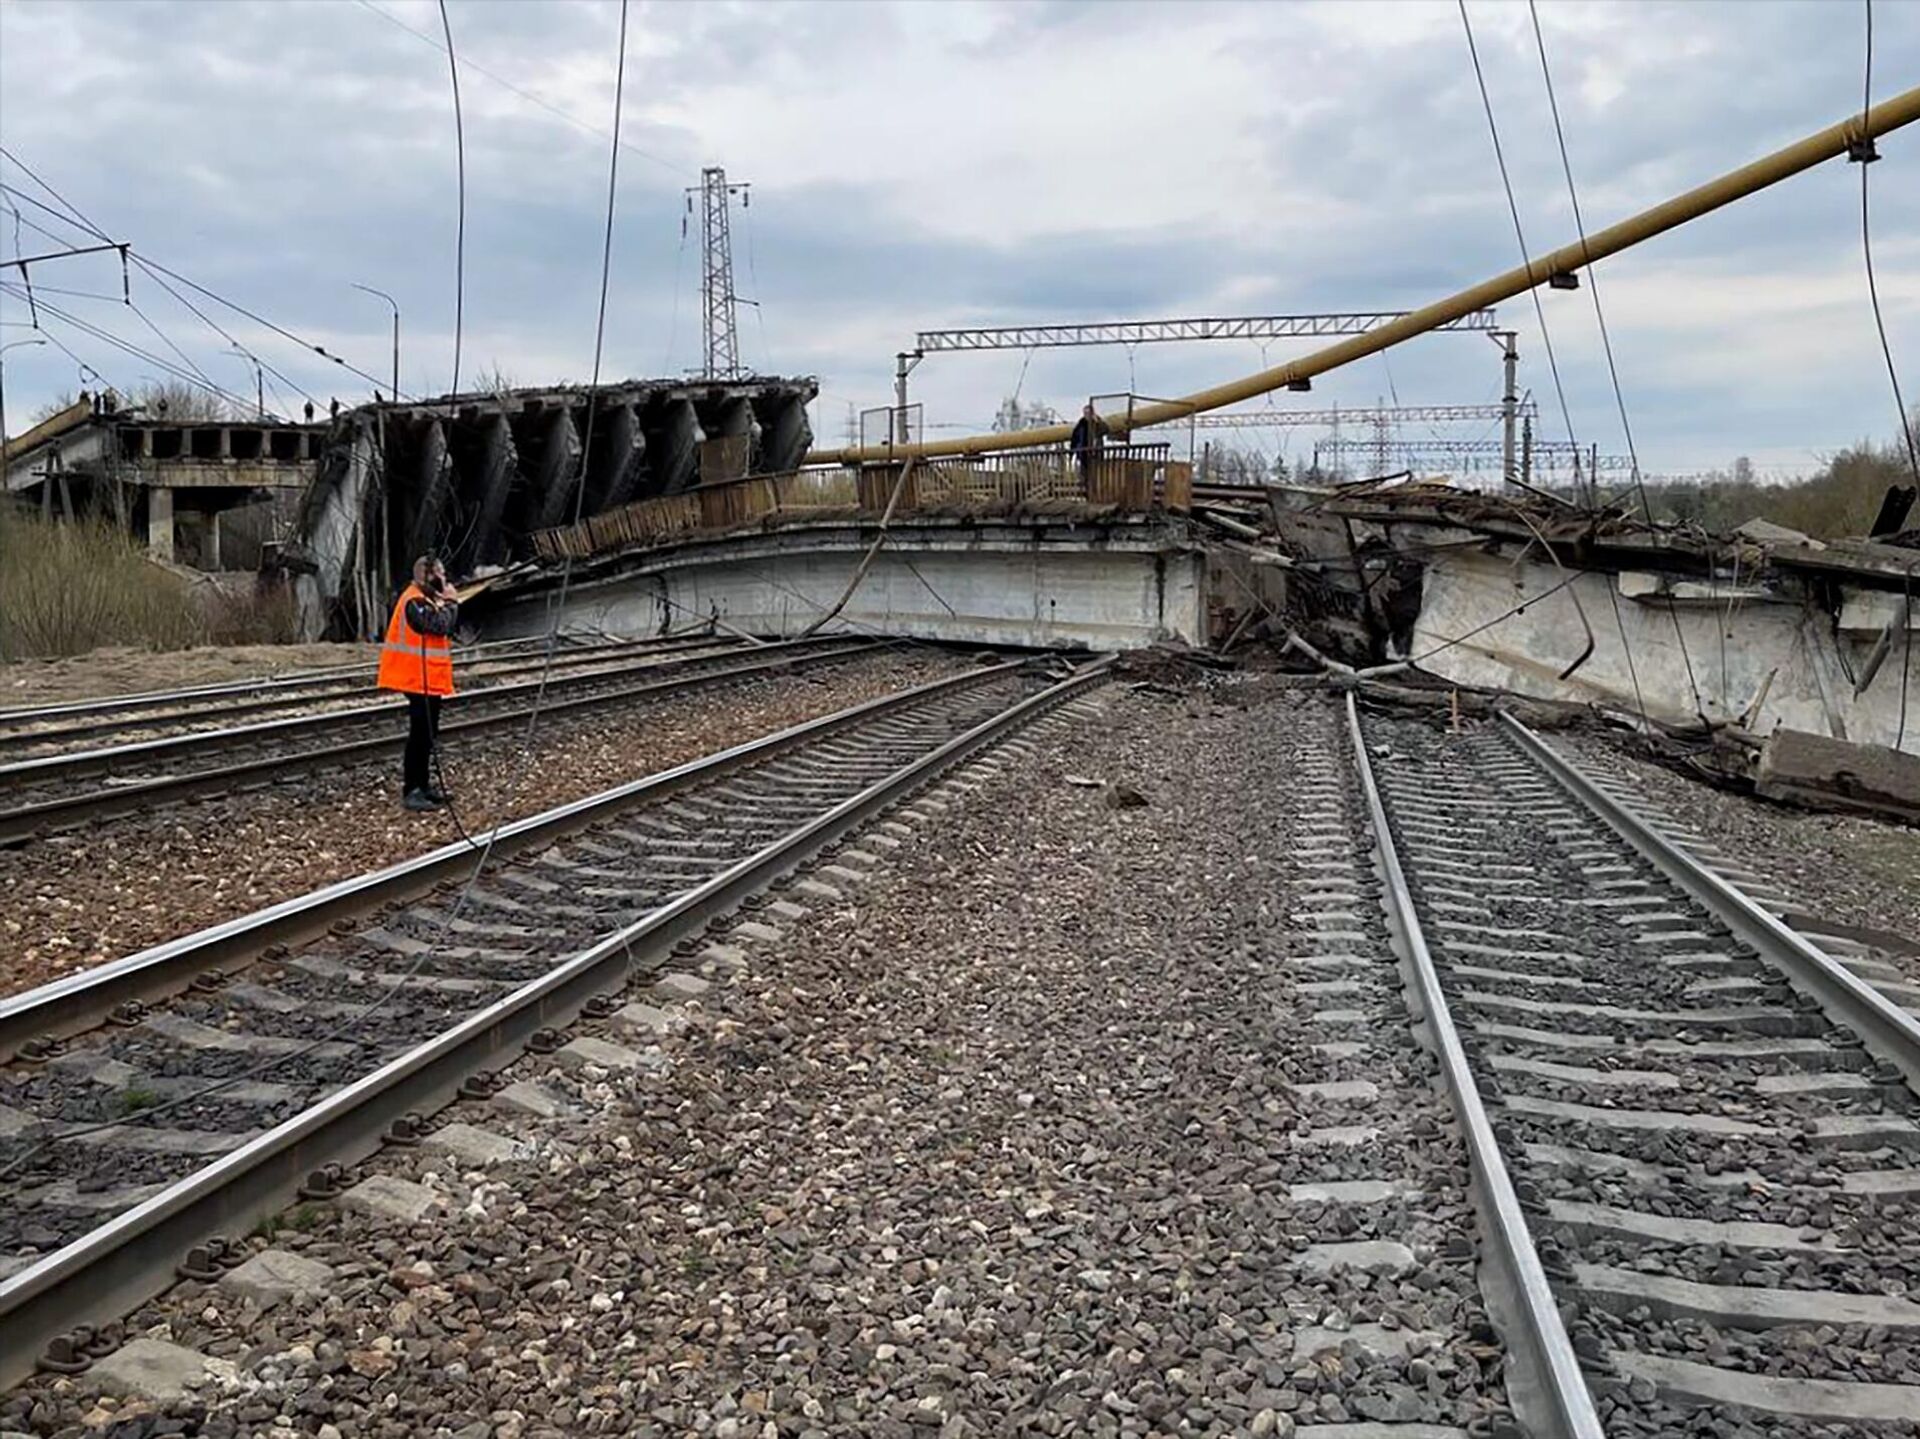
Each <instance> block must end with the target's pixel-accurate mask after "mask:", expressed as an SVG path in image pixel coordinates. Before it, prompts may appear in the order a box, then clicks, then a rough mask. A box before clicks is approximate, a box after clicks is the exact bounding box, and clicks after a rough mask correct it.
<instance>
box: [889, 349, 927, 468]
mask: <svg viewBox="0 0 1920 1439" xmlns="http://www.w3.org/2000/svg"><path fill="white" fill-rule="evenodd" d="M922 358H923V357H922V355H921V353H920V352H919V351H918V350H902V351H901V352H900V353H899V354H897V355H895V356H894V357H893V438H894V442H895V443H896V444H901V445H904V444H906V443H907V442H908V439H909V438H910V437H909V436H908V434H907V376H908V375H911V374H912V373H913V367H914V366H915V365H917V364H919V363H920V361H921V359H922Z"/></svg>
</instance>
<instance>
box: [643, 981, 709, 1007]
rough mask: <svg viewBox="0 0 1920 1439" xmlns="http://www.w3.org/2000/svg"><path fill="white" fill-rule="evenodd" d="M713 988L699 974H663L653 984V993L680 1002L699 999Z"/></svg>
mask: <svg viewBox="0 0 1920 1439" xmlns="http://www.w3.org/2000/svg"><path fill="white" fill-rule="evenodd" d="M712 988H713V986H712V985H711V984H709V983H708V982H707V981H706V980H704V979H702V978H700V976H699V975H697V974H663V975H661V976H660V978H658V979H656V980H655V981H654V982H653V992H654V993H655V994H657V995H659V996H660V997H661V998H662V999H665V1000H669V1001H676V1002H677V1001H680V1000H687V999H698V998H700V996H701V995H703V994H705V993H706V992H707V991H708V990H710V989H712Z"/></svg>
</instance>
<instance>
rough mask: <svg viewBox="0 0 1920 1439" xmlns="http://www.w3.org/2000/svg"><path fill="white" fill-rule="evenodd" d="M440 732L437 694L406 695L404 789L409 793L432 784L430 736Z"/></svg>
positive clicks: (431, 743) (438, 697)
mask: <svg viewBox="0 0 1920 1439" xmlns="http://www.w3.org/2000/svg"><path fill="white" fill-rule="evenodd" d="M439 732H440V696H439V695H411V694H410V695H408V696H407V758H406V766H405V788H406V792H407V793H408V794H412V793H413V792H414V791H415V790H424V789H427V788H430V787H431V775H432V772H433V771H432V764H431V761H432V758H433V738H434V736H435V735H437V734H438V733H439Z"/></svg>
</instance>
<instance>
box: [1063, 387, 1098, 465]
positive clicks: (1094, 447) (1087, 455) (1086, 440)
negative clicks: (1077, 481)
mask: <svg viewBox="0 0 1920 1439" xmlns="http://www.w3.org/2000/svg"><path fill="white" fill-rule="evenodd" d="M1106 443H1107V422H1106V421H1105V420H1103V419H1101V418H1100V412H1099V411H1098V410H1096V409H1094V407H1093V401H1092V400H1088V401H1087V405H1086V408H1085V409H1083V410H1082V411H1081V412H1080V418H1079V419H1078V420H1077V421H1075V423H1074V426H1073V437H1072V438H1071V439H1069V440H1068V441H1067V446H1068V448H1069V449H1071V450H1072V451H1073V457H1074V459H1075V460H1077V461H1078V462H1079V464H1080V478H1081V480H1082V481H1086V480H1089V479H1091V478H1092V476H1093V462H1094V461H1095V460H1097V459H1099V458H1100V451H1101V450H1102V449H1104V448H1105V447H1106Z"/></svg>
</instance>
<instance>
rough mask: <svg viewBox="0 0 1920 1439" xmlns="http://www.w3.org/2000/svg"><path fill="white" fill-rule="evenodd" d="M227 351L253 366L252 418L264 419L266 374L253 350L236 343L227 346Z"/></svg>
mask: <svg viewBox="0 0 1920 1439" xmlns="http://www.w3.org/2000/svg"><path fill="white" fill-rule="evenodd" d="M227 353H228V354H229V355H238V356H240V358H241V359H243V360H245V361H246V362H247V363H248V364H249V365H252V366H253V408H254V412H255V413H254V418H256V419H258V420H263V421H264V420H265V419H266V418H267V381H266V376H265V375H264V374H263V373H262V372H261V368H260V362H259V361H258V360H256V359H255V358H254V357H253V351H251V350H243V349H241V348H240V347H239V346H238V345H232V346H229V347H228V349H227Z"/></svg>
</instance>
